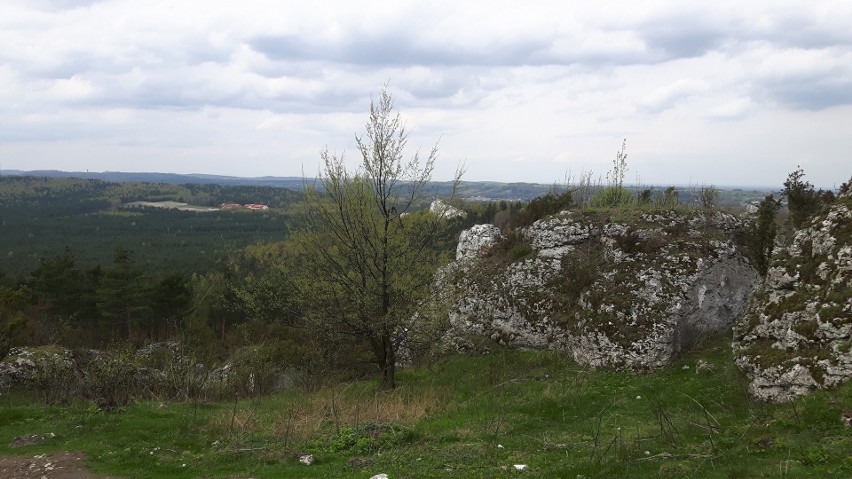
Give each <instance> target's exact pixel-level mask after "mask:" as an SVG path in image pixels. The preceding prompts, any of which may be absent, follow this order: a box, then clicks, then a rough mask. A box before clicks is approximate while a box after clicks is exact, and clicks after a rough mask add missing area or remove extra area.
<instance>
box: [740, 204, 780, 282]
mask: <svg viewBox="0 0 852 479" xmlns="http://www.w3.org/2000/svg"><path fill="white" fill-rule="evenodd" d="M779 208H781V202H780V201H778V200H776V199H775V197H774V196H772V195H768V196H766V197H765V198H764V199H763V201H761V202H760V206H758V209H757V219H756V221H755V223H754V224H753V225H752V226H751V228H750V229H749V230H748V231H746V232H745V233H744V234H745V238H744V239H745V241H743V245H744V246H745V252H746V254H747V256H749V258H751V260H752V261H753V262H754V264H755V267H756V268H757V270H758V271H759V272H760V274H761V275H766V271H767V270H768V269H769V261H770V259H771V258H772V249H773V248H774V247H775V236H776V225H775V216H776V214H777V213H778V209H779Z"/></svg>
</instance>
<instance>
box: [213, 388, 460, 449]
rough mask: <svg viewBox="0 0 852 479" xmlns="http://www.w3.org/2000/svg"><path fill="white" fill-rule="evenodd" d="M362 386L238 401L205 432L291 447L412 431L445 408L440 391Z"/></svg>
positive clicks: (220, 414)
mask: <svg viewBox="0 0 852 479" xmlns="http://www.w3.org/2000/svg"><path fill="white" fill-rule="evenodd" d="M363 386H364V385H363V384H358V383H353V384H348V385H343V386H338V387H330V388H325V389H321V390H319V391H315V392H311V393H307V394H303V395H301V396H298V397H292V398H276V399H273V401H275V403H276V404H274V405H273V404H264V405H263V407H260V404H259V403H255V402H251V401H244V402H238V403H235V404H234V407H233V408H230V409H227V410H224V409H223V410H220V411H219V412H218V413H216V414H214V415H213V416H212V417H211V418H210V421H209V423H208V428H209V429H210V430H211V432H213V431H215V432H216V433H218V434H217V435H219V436H220V437H233V436H242V437H246V436H264V437H276V438H280V439H282V440H284V441H285V442H286V443H291V444H292V443H299V442H303V441H307V440H310V439H314V438H317V437H320V436H322V435H324V434H327V433H329V432H334V431H339V430H340V429H342V428H346V427H353V428H354V427H357V426H359V425H363V424H396V425H402V426H410V425H413V424H415V423H416V422H418V421H420V420H422V419H425V418H427V417H428V416H429V415H430V414H432V413H434V412H438V411H442V410H443V409H444V407H445V405H446V400H445V399H444V398H445V397H446V395H444V394H442V391H441V390H440V389H438V388H428V389H425V390H424V389H418V390H416V391H415V390H413V389H411V388H406V387H399V388H397V389H394V390H392V391H377V390H375V389H373V388H364V387H363Z"/></svg>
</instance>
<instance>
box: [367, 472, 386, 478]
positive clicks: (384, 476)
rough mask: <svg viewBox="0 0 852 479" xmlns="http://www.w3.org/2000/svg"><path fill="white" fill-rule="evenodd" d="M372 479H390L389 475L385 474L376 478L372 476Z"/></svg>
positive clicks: (377, 475)
mask: <svg viewBox="0 0 852 479" xmlns="http://www.w3.org/2000/svg"><path fill="white" fill-rule="evenodd" d="M370 479H388V475H387V474H384V473H382V474H376V475H375V476H372V477H371V478H370Z"/></svg>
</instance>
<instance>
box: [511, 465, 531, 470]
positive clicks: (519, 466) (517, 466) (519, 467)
mask: <svg viewBox="0 0 852 479" xmlns="http://www.w3.org/2000/svg"><path fill="white" fill-rule="evenodd" d="M529 469H530V467H529V466H527V465H526V464H515V470H516V471H528V470H529Z"/></svg>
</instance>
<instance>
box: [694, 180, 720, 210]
mask: <svg viewBox="0 0 852 479" xmlns="http://www.w3.org/2000/svg"><path fill="white" fill-rule="evenodd" d="M695 196H696V199H697V200H698V204H699V205H700V206H701V207H702V208H707V209H710V208H715V207H716V205H717V202H718V200H719V190H718V189H717V188H716V187H715V186H713V185H707V184H701V186H699V187H697V188H696V189H695Z"/></svg>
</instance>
